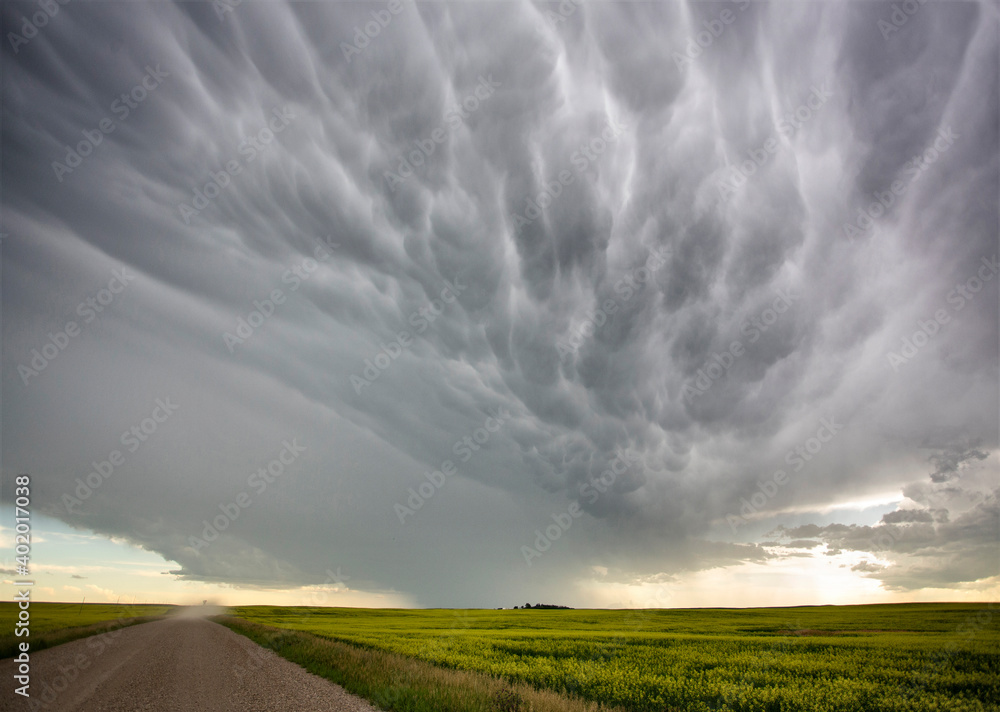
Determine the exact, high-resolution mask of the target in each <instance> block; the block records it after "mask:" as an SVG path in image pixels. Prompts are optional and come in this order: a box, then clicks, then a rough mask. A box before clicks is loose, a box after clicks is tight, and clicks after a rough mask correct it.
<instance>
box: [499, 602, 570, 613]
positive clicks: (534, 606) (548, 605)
mask: <svg viewBox="0 0 1000 712" xmlns="http://www.w3.org/2000/svg"><path fill="white" fill-rule="evenodd" d="M520 608H536V609H537V608H562V609H563V610H567V611H571V610H573V607H572V606H554V605H552V604H551V603H536V604H535V605H531V604H530V603H525V604H524V605H523V606H514V610H515V611H516V610H518V609H520Z"/></svg>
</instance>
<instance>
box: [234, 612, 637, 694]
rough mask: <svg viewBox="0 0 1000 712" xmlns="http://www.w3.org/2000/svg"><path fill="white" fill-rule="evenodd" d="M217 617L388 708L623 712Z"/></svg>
mask: <svg viewBox="0 0 1000 712" xmlns="http://www.w3.org/2000/svg"><path fill="white" fill-rule="evenodd" d="M215 620H216V621H217V622H219V623H221V624H222V625H224V626H226V627H227V628H229V629H230V630H233V631H235V632H236V633H240V634H241V635H245V636H246V637H247V638H249V639H250V640H252V641H254V642H255V643H257V644H259V645H262V646H263V647H265V648H269V649H271V650H273V651H274V652H276V653H277V654H278V655H281V656H282V657H283V658H285V659H287V660H290V661H291V662H293V663H297V664H298V665H301V666H302V667H304V668H305V669H306V670H308V671H309V672H311V673H313V674H315V675H319V676H320V677H324V678H326V679H327V680H330V681H331V682H334V683H336V684H338V685H340V686H341V687H343V688H344V689H346V690H347V691H348V692H352V693H354V694H355V695H358V696H360V697H363V698H365V699H366V700H368V701H369V702H371V703H372V704H374V705H376V706H377V707H380V708H382V709H383V710H388V711H389V712H621V710H620V708H615V707H608V706H606V705H600V704H598V703H595V702H588V701H585V700H580V699H574V698H569V697H566V696H564V695H560V694H558V693H556V692H552V691H549V690H537V689H535V688H533V687H531V686H529V685H525V684H510V683H508V682H505V681H504V680H501V679H498V678H495V677H491V676H489V675H484V674H482V673H476V672H468V671H465V670H452V669H447V668H440V667H437V666H435V665H433V664H431V663H428V662H424V661H422V660H415V659H413V658H408V657H405V656H403V655H399V654H397V653H389V652H385V651H382V650H372V649H368V648H360V647H357V646H353V645H349V644H347V643H341V642H339V641H335V640H329V639H326V638H320V637H318V636H315V635H311V634H309V633H301V632H298V631H289V630H282V629H280V628H272V627H270V626H265V625H260V624H259V623H251V622H249V621H246V620H243V619H241V618H234V617H232V616H218V617H216V618H215Z"/></svg>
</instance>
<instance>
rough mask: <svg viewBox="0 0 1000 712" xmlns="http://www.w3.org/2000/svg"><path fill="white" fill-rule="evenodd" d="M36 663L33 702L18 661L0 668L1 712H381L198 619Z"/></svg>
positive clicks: (88, 644) (89, 643)
mask: <svg viewBox="0 0 1000 712" xmlns="http://www.w3.org/2000/svg"><path fill="white" fill-rule="evenodd" d="M30 655H31V661H30V665H31V672H30V677H31V683H30V688H29V692H30V693H31V697H30V698H28V699H26V698H24V697H23V696H21V695H18V694H16V693H15V692H14V688H15V687H18V686H19V685H18V683H17V682H16V681H15V679H14V675H15V674H17V673H16V663H15V661H14V660H13V659H6V660H2V661H0V680H2V681H3V687H2V689H0V711H3V712H6V710H17V711H20V710H36V709H37V710H53V711H57V712H139V711H140V710H142V711H143V712H145V711H147V710H149V711H153V710H157V711H159V710H163V711H164V712H166V711H168V710H169V711H173V710H181V711H184V712H187V711H188V710H190V711H192V712H194V711H195V710H197V711H198V712H205V711H212V712H214V711H216V710H218V711H219V712H228V711H230V710H232V711H233V712H279V711H280V712H288V711H292V710H317V711H318V710H324V711H326V710H329V711H335V712H378V708H376V707H373V706H372V705H371V704H369V703H368V702H366V701H364V700H363V699H361V698H360V697H357V696H355V695H352V694H350V693H348V692H346V691H345V690H344V689H343V688H342V687H339V686H338V685H334V684H333V683H331V682H329V681H327V680H324V679H323V678H321V677H318V676H316V675H313V674H311V673H309V672H306V671H305V670H304V669H303V668H301V667H299V666H298V665H295V664H294V663H291V662H289V661H287V660H285V659H284V658H282V657H280V656H278V655H276V654H275V653H273V652H271V651H270V650H266V649H265V648H262V647H261V646H259V645H257V644H256V643H254V642H253V641H251V640H249V639H248V638H245V637H243V636H242V635H239V634H237V633H234V632H232V631H231V630H229V629H228V628H226V627H224V626H221V625H219V624H218V623H213V622H211V621H209V620H206V619H205V618H202V617H195V616H191V615H188V616H183V615H181V616H176V617H172V618H168V619H166V620H161V621H154V622H152V623H143V624H141V625H135V626H130V627H127V628H121V629H118V630H115V631H112V632H110V633H104V634H101V635H97V636H92V637H90V638H82V639H80V640H75V641H73V642H71V643H66V644H64V645H59V646H57V647H55V648H49V649H48V650H42V651H39V652H37V653H31V654H30Z"/></svg>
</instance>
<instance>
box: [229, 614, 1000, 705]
mask: <svg viewBox="0 0 1000 712" xmlns="http://www.w3.org/2000/svg"><path fill="white" fill-rule="evenodd" d="M231 613H232V614H233V615H235V616H237V617H239V618H242V619H245V620H247V621H251V622H253V623H257V624H262V625H265V626H272V627H276V628H283V629H287V630H295V631H303V632H306V633H310V634H315V635H317V636H320V637H322V638H327V639H331V640H335V641H341V642H343V643H348V644H350V645H351V646H355V647H360V648H363V649H367V650H377V651H387V652H390V653H398V654H400V655H403V656H406V657H407V658H415V659H418V660H422V661H426V662H427V663H432V664H433V665H434V666H439V667H443V668H453V669H457V670H464V671H471V672H474V673H479V674H482V675H485V676H490V677H492V678H499V679H502V680H505V681H508V682H511V683H526V684H527V685H529V686H530V687H532V688H536V689H543V690H552V691H556V692H559V693H561V694H563V695H565V696H567V697H571V698H583V699H584V700H590V701H594V702H599V703H603V704H607V705H615V706H620V707H622V708H625V709H628V710H636V711H642V712H654V711H655V712H663V711H664V710H683V711H684V712H694V711H708V710H739V711H741V712H750V711H754V712H758V711H759V712H772V711H776V712H785V711H790V710H821V711H830V712H833V711H837V712H841V711H842V712H867V711H871V712H875V711H879V712H881V711H883V710H887V711H893V710H900V711H902V710H913V711H916V710H956V711H957V710H1000V615H998V613H1000V608H998V607H997V606H996V605H995V604H985V603H984V604H964V603H947V604H945V603H929V604H898V605H877V606H822V607H799V608H763V609H691V610H641V611H592V610H580V611H575V610H569V611H563V610H505V611H494V610H467V611H466V610H384V609H382V610H379V609H350V608H275V607H268V606H253V607H240V608H234V609H232V610H231ZM279 652H280V650H279ZM347 677H348V678H350V675H347ZM387 707H388V708H389V709H401V710H402V709H417V708H418V707H413V706H412V705H410V706H408V705H407V704H406V703H405V700H404V701H403V702H401V703H400V704H398V705H395V706H393V704H391V702H390V704H389V705H388V706H387Z"/></svg>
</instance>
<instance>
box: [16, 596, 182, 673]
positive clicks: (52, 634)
mask: <svg viewBox="0 0 1000 712" xmlns="http://www.w3.org/2000/svg"><path fill="white" fill-rule="evenodd" d="M173 609H174V606H163V605H152V604H138V605H114V604H104V603H84V604H80V603H32V604H31V607H30V608H29V609H28V611H29V613H30V615H31V618H30V625H29V626H28V630H30V635H28V636H21V637H18V636H17V635H15V634H14V632H13V631H14V630H15V626H16V623H17V620H18V611H19V609H18V606H17V603H14V602H12V601H2V602H0V621H3V629H2V630H4V631H11V632H10V633H6V632H5V634H4V635H0V659H2V658H11V657H14V656H15V655H17V653H18V643H22V642H28V643H30V644H31V652H32V653H36V652H38V651H39V650H45V649H46V648H51V647H54V646H56V645H62V644H63V643H68V642H70V641H71V640H77V639H79V638H86V637H88V636H91V635H97V634H99V633H106V632H108V631H111V630H115V629H117V628H125V627H127V626H131V625H137V624H139V623H148V622H150V621H154V620H159V619H161V618H163V617H165V616H166V615H167V614H168V613H170V611H172V610H173Z"/></svg>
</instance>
